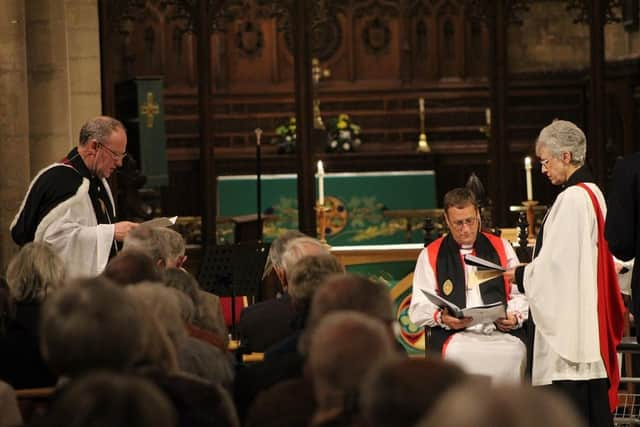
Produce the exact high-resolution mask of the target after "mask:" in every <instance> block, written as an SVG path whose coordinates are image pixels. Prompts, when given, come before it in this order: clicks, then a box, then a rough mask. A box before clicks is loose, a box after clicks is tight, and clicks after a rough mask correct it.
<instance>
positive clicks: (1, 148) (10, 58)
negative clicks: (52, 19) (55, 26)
mask: <svg viewBox="0 0 640 427" xmlns="http://www.w3.org/2000/svg"><path fill="white" fill-rule="evenodd" d="M24 4H25V2H24V1H23V0H3V1H0V16H2V19H0V94H2V96H0V152H1V155H0V274H1V275H4V272H5V271H6V266H7V263H8V260H9V259H10V257H11V256H12V255H13V254H14V253H15V251H16V249H17V248H16V246H15V245H14V244H13V243H12V240H11V236H10V234H9V224H10V223H11V221H12V220H13V216H14V214H15V212H16V211H17V210H18V207H19V206H20V203H21V201H22V197H23V195H24V191H25V189H26V188H27V185H28V184H29V109H28V89H27V58H26V39H25V6H24Z"/></svg>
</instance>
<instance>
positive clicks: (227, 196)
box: [218, 171, 436, 246]
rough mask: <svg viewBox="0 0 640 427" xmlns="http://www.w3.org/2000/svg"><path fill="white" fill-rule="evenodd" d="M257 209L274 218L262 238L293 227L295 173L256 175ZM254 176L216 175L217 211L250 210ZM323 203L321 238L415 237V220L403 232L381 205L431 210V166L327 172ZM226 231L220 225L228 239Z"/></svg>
mask: <svg viewBox="0 0 640 427" xmlns="http://www.w3.org/2000/svg"><path fill="white" fill-rule="evenodd" d="M260 182H261V188H262V206H261V207H260V209H261V211H262V213H263V214H272V215H274V216H275V219H274V221H268V222H267V223H266V224H265V225H264V239H265V240H267V241H269V240H273V239H275V238H276V237H277V236H279V235H280V234H281V233H282V232H283V231H284V230H289V229H297V228H298V209H297V207H298V196H297V190H296V188H297V185H296V175H294V174H287V175H263V176H262V177H261V180H260ZM256 198H257V196H256V176H255V175H242V176H220V177H218V207H219V210H218V216H228V217H233V216H241V215H249V214H255V213H256ZM325 200H326V201H325V204H326V206H328V207H329V208H330V211H329V212H328V214H327V216H328V221H327V222H328V224H327V227H326V238H327V242H328V243H329V244H330V245H332V246H334V245H365V244H366V245H370V244H385V243H404V242H407V240H409V241H414V242H421V241H422V239H423V233H422V230H421V228H420V227H421V224H416V226H415V227H412V230H411V233H410V235H409V236H407V219H405V218H387V217H385V215H384V211H385V210H387V209H390V210H396V209H433V208H435V207H436V185H435V174H434V173H433V171H407V172H362V173H328V174H326V175H325ZM232 235H233V233H232V230H231V229H229V230H222V239H223V240H226V241H231V239H232Z"/></svg>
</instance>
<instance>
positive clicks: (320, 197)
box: [318, 160, 324, 206]
mask: <svg viewBox="0 0 640 427" xmlns="http://www.w3.org/2000/svg"><path fill="white" fill-rule="evenodd" d="M318 203H319V204H320V206H324V167H323V166H322V160H318Z"/></svg>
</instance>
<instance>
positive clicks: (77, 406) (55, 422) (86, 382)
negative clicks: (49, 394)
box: [41, 372, 178, 427]
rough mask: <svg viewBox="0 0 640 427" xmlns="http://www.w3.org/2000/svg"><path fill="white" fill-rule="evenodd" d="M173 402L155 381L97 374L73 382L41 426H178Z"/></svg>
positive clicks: (58, 399)
mask: <svg viewBox="0 0 640 427" xmlns="http://www.w3.org/2000/svg"><path fill="white" fill-rule="evenodd" d="M177 425H178V420H177V415H176V412H175V410H174V408H173V405H172V403H171V401H169V399H168V398H167V397H166V395H165V394H164V393H163V392H162V391H161V390H160V389H159V388H158V387H157V386H155V385H154V384H152V383H151V382H149V381H147V380H145V379H143V378H141V377H135V376H125V375H121V374H116V373H107V372H97V373H93V374H90V375H88V376H86V377H83V378H81V379H78V381H76V382H73V383H71V384H70V385H69V386H68V387H67V388H65V389H64V391H63V392H62V393H61V395H60V396H59V397H58V398H57V399H56V400H55V403H54V404H53V406H52V407H51V409H50V410H49V412H48V413H47V417H46V420H45V421H44V422H43V423H42V424H41V427H67V426H74V427H95V426H119V427H177Z"/></svg>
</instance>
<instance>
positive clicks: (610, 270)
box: [577, 183, 625, 412]
mask: <svg viewBox="0 0 640 427" xmlns="http://www.w3.org/2000/svg"><path fill="white" fill-rule="evenodd" d="M577 185H578V186H579V187H581V188H584V189H585V190H586V191H587V193H588V194H589V197H590V198H591V202H592V203H593V207H594V209H595V211H596V217H597V218H598V329H599V331H598V332H599V338H600V354H601V356H602V360H603V361H604V366H605V369H606V370H607V376H608V377H609V408H610V409H611V412H613V411H614V410H615V409H616V407H617V406H618V386H619V385H620V372H619V369H618V353H617V347H618V344H620V341H621V340H622V331H623V327H624V310H625V309H624V303H623V301H622V295H620V286H619V285H618V274H617V273H616V269H615V265H614V263H613V257H612V256H611V252H610V251H609V244H608V243H607V241H606V239H605V238H604V218H603V216H602V211H601V210H600V204H599V203H598V199H597V198H596V196H595V195H594V194H593V191H591V189H590V188H589V187H588V186H587V185H585V184H584V183H580V184H577Z"/></svg>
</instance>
